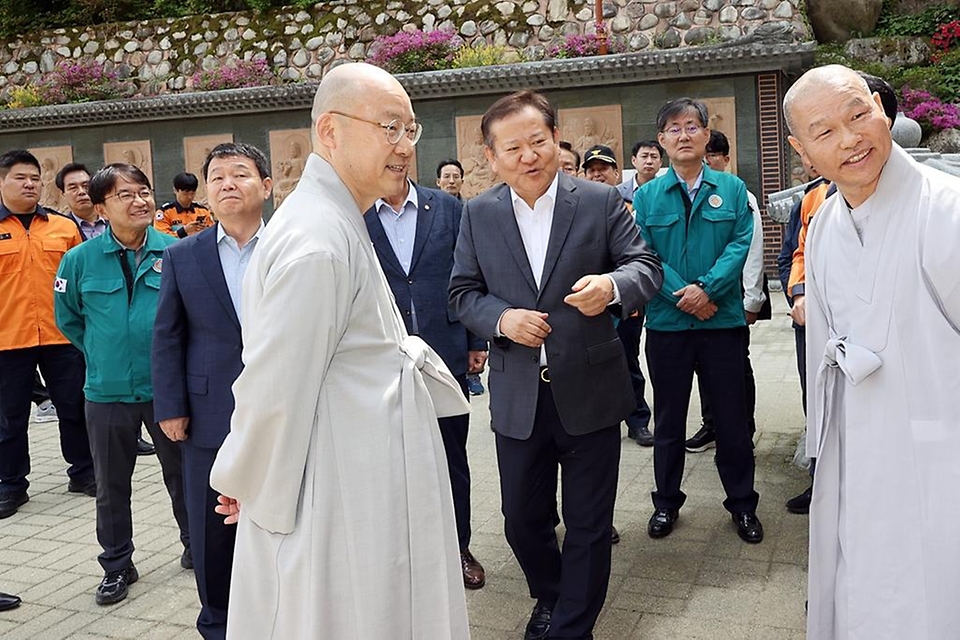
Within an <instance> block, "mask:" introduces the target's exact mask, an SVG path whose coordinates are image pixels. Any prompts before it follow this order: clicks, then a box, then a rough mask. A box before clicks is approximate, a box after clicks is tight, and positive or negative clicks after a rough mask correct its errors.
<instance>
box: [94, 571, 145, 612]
mask: <svg viewBox="0 0 960 640" xmlns="http://www.w3.org/2000/svg"><path fill="white" fill-rule="evenodd" d="M139 579H140V574H139V573H137V568H136V567H135V566H133V565H132V564H131V565H130V566H129V567H127V568H126V569H120V570H119V571H108V572H107V574H106V575H105V576H103V580H101V581H100V586H99V587H97V604H114V603H117V602H120V601H121V600H123V599H124V598H126V597H127V591H128V587H129V586H130V585H131V584H133V583H134V582H136V581H137V580H139Z"/></svg>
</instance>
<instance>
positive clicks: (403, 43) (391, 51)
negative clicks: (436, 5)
mask: <svg viewBox="0 0 960 640" xmlns="http://www.w3.org/2000/svg"><path fill="white" fill-rule="evenodd" d="M462 46H463V41H462V40H460V38H458V37H457V35H456V34H455V33H453V32H452V31H429V32H424V31H420V30H419V29H417V30H416V31H412V32H410V33H407V32H406V31H400V32H399V33H397V34H395V35H392V36H378V37H377V38H376V40H374V44H373V47H372V48H373V54H372V55H371V56H370V60H369V61H370V62H371V63H372V64H375V65H377V66H378V67H382V68H384V69H386V70H387V71H389V72H390V73H413V72H415V71H436V70H437V69H449V68H450V66H451V65H452V64H453V59H454V56H455V55H456V53H457V51H458V50H459V49H460V47H462Z"/></svg>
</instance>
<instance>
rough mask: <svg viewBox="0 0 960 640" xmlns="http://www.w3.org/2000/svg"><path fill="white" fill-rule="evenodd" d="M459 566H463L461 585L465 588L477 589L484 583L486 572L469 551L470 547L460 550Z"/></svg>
mask: <svg viewBox="0 0 960 640" xmlns="http://www.w3.org/2000/svg"><path fill="white" fill-rule="evenodd" d="M460 566H461V567H462V568H463V586H464V587H465V588H467V589H479V588H480V587H482V586H483V585H484V583H486V581H487V574H486V573H484V571H483V566H482V565H481V564H480V563H479V562H477V559H476V558H474V557H473V554H472V553H470V549H464V550H463V551H461V552H460Z"/></svg>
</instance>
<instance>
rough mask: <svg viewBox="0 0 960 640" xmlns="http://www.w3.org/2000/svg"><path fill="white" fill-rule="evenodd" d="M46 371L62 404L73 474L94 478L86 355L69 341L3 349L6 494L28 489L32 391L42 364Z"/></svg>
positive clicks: (1, 464) (1, 431)
mask: <svg viewBox="0 0 960 640" xmlns="http://www.w3.org/2000/svg"><path fill="white" fill-rule="evenodd" d="M38 366H39V367H40V371H41V372H42V373H43V377H44V379H45V380H46V381H47V387H48V388H49V390H50V396H51V398H52V400H53V404H54V405H56V407H57V416H58V417H59V429H60V451H61V453H62V454H63V458H64V460H66V461H67V463H68V464H69V465H70V466H69V467H68V468H67V475H68V476H69V477H70V479H72V480H75V481H77V482H80V483H86V482H89V481H90V479H91V478H93V459H92V458H91V456H90V443H89V441H88V440H87V427H86V422H85V420H84V416H83V379H84V376H85V374H86V366H85V364H84V361H83V354H81V353H80V351H78V350H77V349H76V348H75V347H73V346H72V345H69V344H53V345H46V346H42V347H30V348H29V349H10V350H7V351H0V411H2V412H3V415H4V417H5V418H6V420H5V421H4V422H3V424H2V425H0V493H3V494H6V495H11V494H19V493H22V492H24V491H26V490H27V487H29V486H30V483H29V482H28V481H27V476H28V475H29V474H30V447H29V439H28V437H27V427H28V425H29V424H30V411H31V410H32V406H31V403H30V402H31V396H32V394H33V385H34V380H35V377H36V373H37V367H38Z"/></svg>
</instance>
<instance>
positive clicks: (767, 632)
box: [0, 293, 807, 640]
mask: <svg viewBox="0 0 960 640" xmlns="http://www.w3.org/2000/svg"><path fill="white" fill-rule="evenodd" d="M774 302H775V305H774V319H773V320H771V321H769V322H763V323H760V324H759V325H757V326H756V327H755V328H754V329H753V337H752V343H753V345H752V362H753V366H754V369H755V372H756V378H757V425H758V434H757V439H756V457H757V490H758V491H759V492H760V496H761V499H760V508H759V511H758V515H759V516H760V518H761V520H762V521H763V525H764V529H765V532H766V538H765V540H764V542H763V543H762V544H759V545H747V544H745V543H743V542H741V541H740V539H739V538H738V537H737V535H736V531H735V529H734V526H733V523H732V522H731V521H730V517H729V515H728V514H727V513H726V511H724V509H723V507H722V505H721V502H722V500H723V493H722V489H721V486H720V480H719V478H718V477H717V474H716V468H715V466H714V464H713V455H712V454H711V452H709V451H708V452H706V453H699V454H688V455H687V459H686V470H685V473H684V491H685V492H686V493H687V495H688V498H687V502H686V505H685V506H684V508H683V510H682V512H681V516H680V521H679V522H678V524H677V528H676V530H675V531H674V533H673V534H672V535H670V536H669V537H668V538H665V539H662V540H652V539H650V538H649V537H647V535H646V523H647V519H648V518H649V516H650V513H651V509H652V507H651V503H650V491H651V490H652V488H653V455H652V454H653V452H652V449H646V448H641V447H639V446H637V445H636V444H634V443H633V441H631V440H627V439H626V438H625V439H624V441H623V454H622V457H621V462H620V485H619V496H618V499H617V509H616V515H615V518H614V521H615V524H616V525H617V528H618V529H619V531H620V535H621V539H622V541H621V543H620V544H619V545H617V546H615V547H614V550H613V571H612V577H611V581H610V590H609V593H608V595H607V602H606V606H605V607H604V611H603V614H602V615H601V617H600V620H599V622H598V625H597V629H596V637H597V638H598V640H600V639H610V640H619V639H629V638H664V639H667V638H669V639H675V638H710V639H717V638H722V639H724V640H726V639H731V640H733V639H738V638H746V639H764V640H765V639H771V640H774V639H776V640H789V639H793V638H798V639H799V638H803V637H804V611H803V602H804V597H805V596H804V594H805V591H806V563H807V518H806V517H805V516H796V515H792V514H789V513H787V512H786V510H785V509H784V507H783V502H784V501H785V500H786V499H787V498H789V497H791V496H793V495H795V494H796V493H798V492H799V491H801V490H802V489H803V488H805V487H806V482H807V476H806V473H805V472H804V471H803V470H801V469H798V468H797V467H795V466H793V465H792V464H791V459H792V456H793V451H794V446H795V444H796V441H797V438H798V435H799V433H800V430H801V428H802V423H803V415H802V412H801V410H800V401H799V397H800V390H799V385H798V382H797V373H796V365H795V359H794V350H793V349H794V347H793V344H794V342H793V331H792V329H791V328H790V322H789V318H788V317H787V316H786V306H785V304H784V303H783V301H782V296H780V295H779V294H776V293H775V294H774ZM644 371H646V366H645V365H644ZM693 395H694V399H693V400H692V406H691V412H690V415H691V420H690V421H689V423H688V433H689V434H692V433H693V432H694V431H695V430H696V429H697V428H698V417H697V416H698V415H699V414H698V411H699V409H698V407H697V401H696V393H694V394H693ZM651 397H652V393H651V391H650V390H649V389H648V391H647V398H648V399H650V398H651ZM486 398H487V396H480V397H479V398H474V413H473V425H472V427H473V428H472V429H471V433H470V440H469V445H468V446H469V453H470V463H471V469H472V473H473V528H474V533H473V542H472V544H471V550H472V551H473V552H474V555H476V557H477V558H478V559H479V560H480V561H481V562H482V563H483V565H484V566H485V568H486V570H487V585H486V586H485V587H484V588H483V589H480V590H479V591H474V592H468V593H467V602H468V606H469V611H470V620H471V628H472V631H473V638H475V639H477V640H502V639H513V638H522V636H523V627H524V625H525V624H526V620H527V617H528V616H529V614H530V609H531V608H532V606H533V601H532V600H530V599H529V597H528V595H527V590H526V585H525V582H524V580H523V574H522V572H521V571H520V568H519V566H518V565H517V562H516V560H515V559H514V558H513V555H512V554H511V552H510V548H509V547H508V546H507V543H506V541H505V539H504V536H503V519H502V517H501V515H500V498H499V487H498V479H497V466H496V457H495V453H494V439H493V434H492V432H491V431H490V429H489V414H488V412H487V410H486ZM30 429H31V431H30V447H31V455H32V467H33V472H32V473H31V475H30V482H31V486H30V490H29V493H30V501H29V502H28V503H27V504H25V505H24V506H23V507H21V509H20V511H19V513H17V514H16V515H15V516H13V517H11V518H8V519H6V520H2V521H0V591H6V592H10V593H16V594H19V595H20V596H21V597H22V598H23V601H24V603H23V605H21V606H20V607H19V608H18V609H15V610H13V611H8V612H3V613H0V638H4V639H5V640H17V639H21V638H23V639H30V640H55V639H57V638H72V639H82V640H93V639H101V638H151V639H152V638H156V639H158V640H159V639H165V638H197V637H199V636H198V634H197V632H196V630H195V627H194V622H195V619H196V616H197V612H198V609H199V604H198V600H197V596H196V587H195V583H194V580H193V573H192V572H189V571H184V570H183V569H181V568H180V564H179V558H180V551H181V547H180V544H179V541H178V537H177V528H176V525H175V523H174V520H173V514H172V512H171V510H170V504H169V499H168V498H167V495H166V492H165V490H164V488H163V482H162V481H161V478H160V468H159V466H158V463H157V460H156V457H154V456H150V457H145V458H140V459H139V460H138V462H137V469H136V472H135V474H134V492H133V495H134V505H133V515H134V542H135V544H136V546H137V551H136V553H135V554H134V561H135V562H136V565H137V568H138V569H139V572H140V580H139V582H137V583H136V584H135V585H133V586H132V587H131V588H130V595H129V597H128V598H127V599H126V600H125V601H123V602H121V603H119V604H116V605H113V606H109V607H99V606H97V605H96V604H95V602H94V598H93V593H94V589H95V588H96V586H97V584H98V583H99V580H100V578H101V576H102V573H101V571H100V566H99V564H98V563H97V560H96V557H97V554H98V553H99V546H98V545H97V541H96V536H95V528H94V502H93V499H92V498H88V497H85V496H79V495H76V494H68V493H67V490H66V482H67V480H66V475H65V474H64V469H65V464H64V462H63V460H62V458H61V456H60V449H59V441H58V436H57V429H56V425H55V424H51V423H44V424H32V425H31V427H30ZM427 640H432V639H427Z"/></svg>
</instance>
